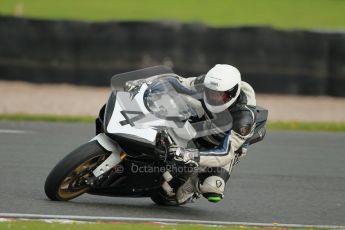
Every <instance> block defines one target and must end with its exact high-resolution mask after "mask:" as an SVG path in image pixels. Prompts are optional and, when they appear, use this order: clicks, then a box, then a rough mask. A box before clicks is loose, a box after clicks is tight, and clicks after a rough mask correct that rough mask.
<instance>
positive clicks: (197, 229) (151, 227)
mask: <svg viewBox="0 0 345 230" xmlns="http://www.w3.org/2000/svg"><path fill="white" fill-rule="evenodd" d="M0 229H11V230H16V229H18V230H22V229H35V230H43V229H44V230H45V229H54V230H60V229H68V230H79V229H80V230H81V229H82V230H108V229H109V230H110V229H122V230H131V229H140V230H218V229H221V230H242V229H245V230H254V229H256V230H262V229H276V230H279V229H288V228H278V227H269V228H268V227H267V228H264V227H246V226H205V225H196V224H193V225H192V224H183V225H182V224H181V225H177V224H162V223H92V222H90V223H69V224H61V223H56V222H55V223H45V222H42V221H10V222H0ZM289 229H291V228H289ZM294 229H296V228H294ZM309 229H310V230H312V229H313V228H308V230H309Z"/></svg>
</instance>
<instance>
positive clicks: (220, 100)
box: [205, 84, 238, 106]
mask: <svg viewBox="0 0 345 230" xmlns="http://www.w3.org/2000/svg"><path fill="white" fill-rule="evenodd" d="M237 90H238V84H237V85H236V86H235V87H234V88H232V89H230V90H227V91H215V90H212V89H209V88H206V87H205V99H206V101H207V103H208V104H210V105H214V106H218V105H224V104H225V103H227V102H229V101H230V100H231V99H233V98H234V97H236V93H237Z"/></svg>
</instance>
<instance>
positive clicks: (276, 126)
mask: <svg viewBox="0 0 345 230" xmlns="http://www.w3.org/2000/svg"><path fill="white" fill-rule="evenodd" d="M1 120H3V121H47V122H79V123H92V122H94V121H95V117H93V116H57V115H31V114H0V121H1ZM268 129H269V130H290V131H310V132H316V131H324V132H345V123H336V122H300V121H291V122H285V121H273V122H269V123H268Z"/></svg>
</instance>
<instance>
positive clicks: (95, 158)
mask: <svg viewBox="0 0 345 230" xmlns="http://www.w3.org/2000/svg"><path fill="white" fill-rule="evenodd" d="M109 155H110V152H108V151H107V150H105V149H103V148H102V147H101V146H100V145H99V144H98V142H97V141H91V142H88V143H86V144H84V145H82V146H80V147H79V148H77V149H76V150H74V151H72V152H71V153H70V154H68V155H67V156H65V157H64V158H63V159H62V160H61V161H60V162H59V163H58V164H57V165H56V166H55V167H54V168H53V170H52V171H51V172H50V174H49V175H48V177H47V179H46V182H45V186H44V190H45V193H46V195H47V197H48V198H49V199H51V200H56V201H67V200H71V199H73V198H76V197H78V196H80V195H82V194H83V193H85V192H87V191H88V190H89V188H90V187H89V185H88V184H87V180H88V179H89V178H90V177H92V176H93V174H92V171H93V170H94V169H95V168H97V166H98V165H100V164H101V163H102V162H103V161H104V160H105V159H106V158H107V157H108V156H109Z"/></svg>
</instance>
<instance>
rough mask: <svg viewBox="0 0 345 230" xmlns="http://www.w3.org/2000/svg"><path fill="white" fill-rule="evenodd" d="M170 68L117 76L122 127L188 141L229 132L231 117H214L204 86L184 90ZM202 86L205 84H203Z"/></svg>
mask: <svg viewBox="0 0 345 230" xmlns="http://www.w3.org/2000/svg"><path fill="white" fill-rule="evenodd" d="M179 79H180V76H178V75H176V74H175V73H173V71H171V69H169V68H167V67H162V66H158V67H152V68H147V69H142V70H138V71H133V72H128V73H124V74H119V75H115V76H114V77H113V78H112V80H111V87H112V90H113V91H114V92H115V93H116V101H117V102H116V103H118V107H119V108H120V109H118V110H117V112H118V113H119V114H121V116H122V117H123V119H122V120H121V121H119V123H120V125H121V126H127V127H129V126H130V127H132V128H137V129H148V128H153V129H156V130H163V129H167V128H171V129H173V130H175V131H176V133H178V135H179V136H182V137H183V138H185V139H193V138H198V137H202V136H207V135H211V134H219V133H225V132H228V131H229V130H230V129H231V126H232V117H231V114H230V112H229V111H228V110H226V111H224V112H222V113H219V114H211V113H210V112H209V111H207V109H206V108H205V107H204V105H203V102H202V101H203V98H204V92H203V91H202V90H201V91H200V90H199V91H197V90H196V89H202V88H203V87H202V85H200V86H193V87H192V88H191V87H189V88H188V87H185V86H184V85H183V84H182V82H181V81H180V80H179ZM200 84H202V83H200Z"/></svg>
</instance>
